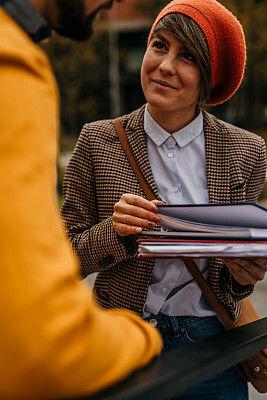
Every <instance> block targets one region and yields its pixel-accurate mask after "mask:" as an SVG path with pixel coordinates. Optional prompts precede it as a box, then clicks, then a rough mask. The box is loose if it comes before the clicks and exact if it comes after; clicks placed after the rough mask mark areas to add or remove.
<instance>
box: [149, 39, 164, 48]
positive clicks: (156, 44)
mask: <svg viewBox="0 0 267 400" xmlns="http://www.w3.org/2000/svg"><path fill="white" fill-rule="evenodd" d="M152 46H153V47H154V48H155V49H158V50H166V49H167V47H166V45H165V43H163V42H162V41H161V40H155V42H153V44H152Z"/></svg>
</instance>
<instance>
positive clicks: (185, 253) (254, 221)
mask: <svg viewBox="0 0 267 400" xmlns="http://www.w3.org/2000/svg"><path fill="white" fill-rule="evenodd" d="M158 210H159V212H158V214H159V215H160V217H161V221H160V223H159V225H161V227H162V228H163V229H164V230H163V231H160V232H155V231H148V232H143V235H144V234H145V235H144V237H143V238H142V239H139V240H138V256H139V257H140V258H161V257H164V258H165V257H192V258H200V257H208V258H215V257H221V258H223V257H267V209H265V208H264V207H261V206H259V205H257V204H254V203H234V204H208V205H207V204H205V205H171V206H166V205H160V206H158Z"/></svg>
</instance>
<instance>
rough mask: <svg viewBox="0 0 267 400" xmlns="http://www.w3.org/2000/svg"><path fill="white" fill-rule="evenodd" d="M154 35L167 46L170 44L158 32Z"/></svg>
mask: <svg viewBox="0 0 267 400" xmlns="http://www.w3.org/2000/svg"><path fill="white" fill-rule="evenodd" d="M154 37H157V38H158V39H160V40H161V41H162V42H164V43H165V44H167V45H168V46H169V45H170V42H169V41H168V40H167V39H166V38H165V37H164V36H162V35H161V34H160V33H155V36H154Z"/></svg>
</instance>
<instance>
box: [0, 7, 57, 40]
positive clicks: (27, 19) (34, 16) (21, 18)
mask: <svg viewBox="0 0 267 400" xmlns="http://www.w3.org/2000/svg"><path fill="white" fill-rule="evenodd" d="M0 6H1V7H2V8H3V9H4V10H5V11H6V12H7V13H8V14H9V15H10V16H11V18H13V19H14V21H15V22H16V23H17V24H18V25H20V27H21V28H22V29H23V30H24V31H25V32H26V33H27V34H28V35H29V36H30V37H31V38H32V40H33V41H34V42H40V41H41V40H44V39H47V38H50V37H51V30H50V28H49V26H48V24H47V22H46V21H45V19H44V18H43V16H42V15H41V14H40V13H39V11H38V10H37V9H36V8H35V7H34V6H33V5H32V3H30V2H29V1H28V0H0Z"/></svg>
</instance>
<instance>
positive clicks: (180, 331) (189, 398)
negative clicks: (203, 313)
mask: <svg viewBox="0 0 267 400" xmlns="http://www.w3.org/2000/svg"><path fill="white" fill-rule="evenodd" d="M146 320H147V321H148V322H150V323H151V324H152V325H154V326H157V328H158V330H159V331H160V333H161V335H162V338H163V342H164V352H165V351H169V350H172V349H176V348H178V347H181V346H185V345H186V344H189V343H195V342H199V341H200V340H203V339H206V338H208V337H210V336H213V335H216V334H219V333H221V332H223V331H224V327H223V326H222V324H221V323H220V321H219V320H218V318H217V317H216V316H214V317H204V318H199V317H169V316H167V315H164V314H161V313H159V314H158V315H150V316H149V317H148V318H146ZM181 362H183V361H182V360H181ZM193 399H197V400H248V385H247V382H246V381H245V380H244V379H243V378H242V377H241V376H240V374H239V373H238V372H237V370H236V369H235V368H230V369H228V370H226V371H224V372H221V373H219V374H217V375H214V376H213V377H212V378H210V379H208V380H206V381H204V382H201V383H199V384H197V385H196V386H194V387H192V388H190V389H189V390H187V391H186V392H185V393H183V394H180V395H178V396H176V397H175V400H193Z"/></svg>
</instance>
